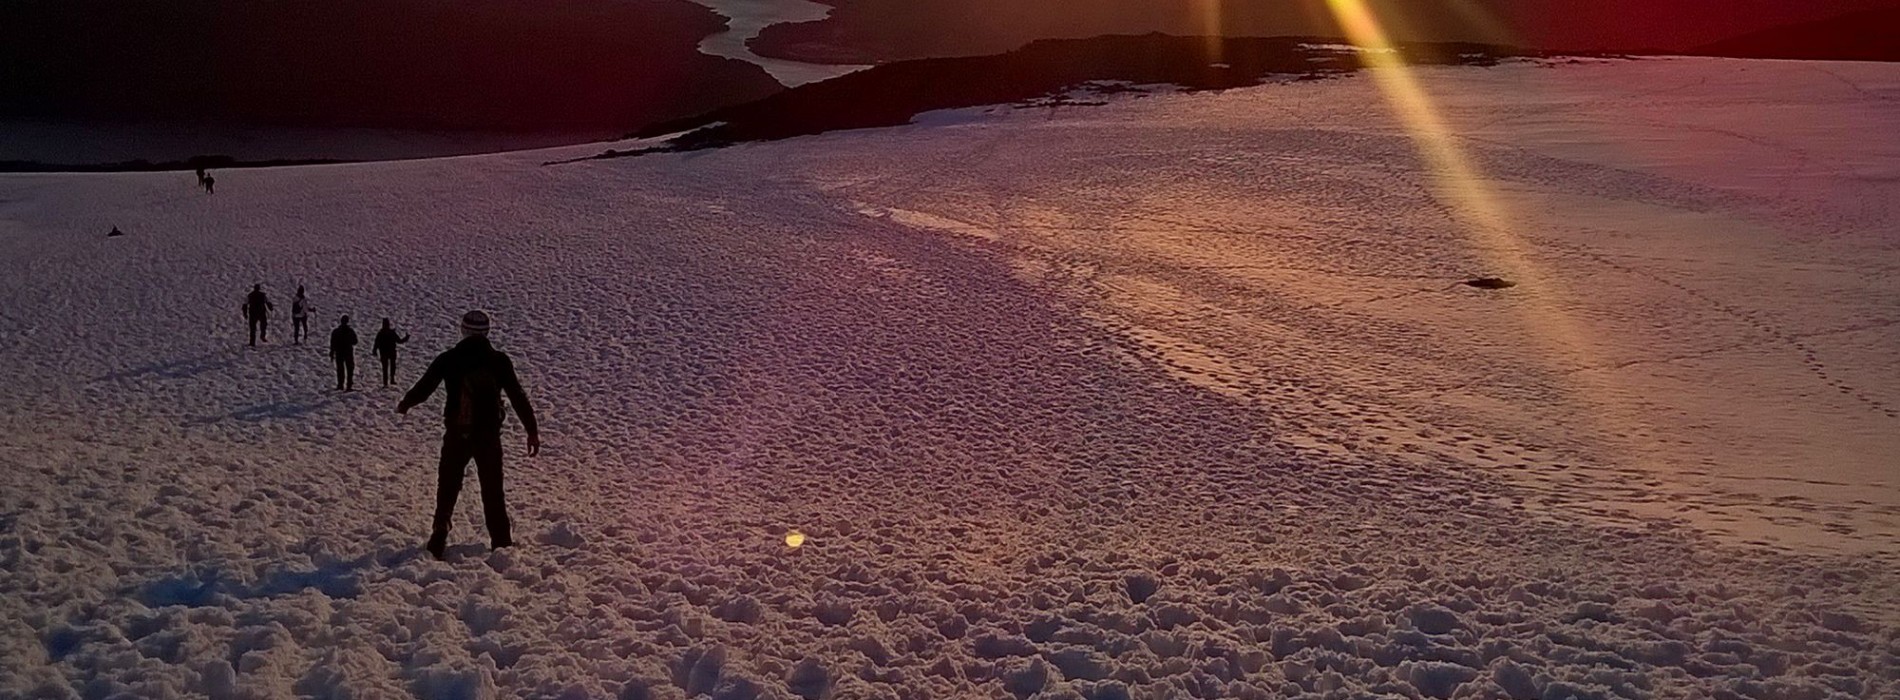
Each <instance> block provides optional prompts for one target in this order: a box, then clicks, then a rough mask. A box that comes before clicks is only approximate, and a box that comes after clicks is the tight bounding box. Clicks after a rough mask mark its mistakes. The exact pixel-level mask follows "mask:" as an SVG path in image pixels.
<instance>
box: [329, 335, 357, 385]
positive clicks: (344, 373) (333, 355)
mask: <svg viewBox="0 0 1900 700" xmlns="http://www.w3.org/2000/svg"><path fill="white" fill-rule="evenodd" d="M330 359H332V360H336V390H337V391H355V390H356V329H354V328H351V327H350V317H348V316H344V317H343V320H342V321H341V322H339V323H337V324H336V330H333V331H330Z"/></svg>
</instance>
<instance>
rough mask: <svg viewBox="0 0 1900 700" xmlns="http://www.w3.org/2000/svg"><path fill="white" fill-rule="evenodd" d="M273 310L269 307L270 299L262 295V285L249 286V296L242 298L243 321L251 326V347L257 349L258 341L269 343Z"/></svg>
mask: <svg viewBox="0 0 1900 700" xmlns="http://www.w3.org/2000/svg"><path fill="white" fill-rule="evenodd" d="M275 308H276V307H273V306H271V303H270V297H269V296H266V295H265V294H264V285H261V284H253V285H251V293H250V295H248V296H246V297H244V320H246V321H249V322H250V324H251V347H257V341H258V340H260V339H262V340H263V341H264V342H266V343H268V342H270V312H271V311H272V310H273V309H275Z"/></svg>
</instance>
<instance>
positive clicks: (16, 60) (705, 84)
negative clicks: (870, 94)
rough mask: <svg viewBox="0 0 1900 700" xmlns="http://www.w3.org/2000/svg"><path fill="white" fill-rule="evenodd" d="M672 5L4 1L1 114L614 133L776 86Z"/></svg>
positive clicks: (697, 16)
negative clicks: (722, 54) (714, 51)
mask: <svg viewBox="0 0 1900 700" xmlns="http://www.w3.org/2000/svg"><path fill="white" fill-rule="evenodd" d="M724 28H725V20H723V19H722V18H720V17H719V16H718V15H717V14H714V13H713V12H711V11H710V10H708V9H706V8H704V7H701V6H699V5H696V4H693V3H692V2H689V1H688V0H298V1H294V2H286V1H280V0H6V1H5V2H0V118H13V119H31V120H41V121H54V122H75V121H107V122H114V123H126V122H144V121H167V122H185V123H201V124H205V125H206V126H207V128H208V129H216V128H217V126H218V125H223V124H241V125H246V126H258V125H275V126H309V127H368V128H400V129H415V130H462V129H467V130H485V131H497V132H508V131H514V132H556V131H560V132H585V131H590V130H592V131H597V132H601V133H617V132H620V131H624V130H626V129H633V128H639V127H640V126H641V125H644V124H649V123H652V122H654V121H661V120H667V119H677V118H680V117H683V116H687V115H691V114H697V113H700V112H704V111H706V110H709V109H714V108H717V107H721V106H726V105H732V104H739V103H743V102H747V101H750V100H754V99H758V98H760V97H763V96H765V95H768V94H771V93H772V92H776V91H778V90H780V89H782V88H781V87H780V86H779V84H778V83H777V82H776V81H774V80H772V78H771V76H769V75H767V74H766V73H765V72H764V71H763V70H762V69H760V68H759V67H757V66H754V65H752V64H749V63H744V62H740V61H734V60H730V59H724V58H718V57H714V56H708V55H706V54H702V53H700V52H699V50H698V44H699V42H700V40H701V39H703V38H704V37H706V36H709V35H711V34H713V33H716V32H719V31H723V30H724Z"/></svg>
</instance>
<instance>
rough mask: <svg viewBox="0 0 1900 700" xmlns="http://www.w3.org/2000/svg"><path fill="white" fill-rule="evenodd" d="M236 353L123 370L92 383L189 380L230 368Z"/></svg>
mask: <svg viewBox="0 0 1900 700" xmlns="http://www.w3.org/2000/svg"><path fill="white" fill-rule="evenodd" d="M237 357H238V351H236V350H220V351H218V352H211V353H206V354H203V355H199V356H197V357H188V358H185V359H182V360H170V361H166V362H155V363H152V364H148V365H141V366H138V367H133V368H130V369H123V370H119V371H117V372H113V373H110V374H106V375H102V376H99V377H97V378H94V379H93V380H92V381H93V382H94V383H99V382H117V381H124V380H127V379H137V378H140V377H158V378H159V379H190V378H192V377H196V376H198V375H200V374H204V373H206V372H213V371H217V370H221V369H224V368H226V367H230V366H231V365H232V364H233V363H235V362H236V361H237Z"/></svg>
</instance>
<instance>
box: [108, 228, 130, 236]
mask: <svg viewBox="0 0 1900 700" xmlns="http://www.w3.org/2000/svg"><path fill="white" fill-rule="evenodd" d="M123 235H125V232H124V231H120V230H119V227H117V226H114V227H112V230H110V231H107V232H106V238H118V237H120V236H123Z"/></svg>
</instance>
